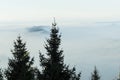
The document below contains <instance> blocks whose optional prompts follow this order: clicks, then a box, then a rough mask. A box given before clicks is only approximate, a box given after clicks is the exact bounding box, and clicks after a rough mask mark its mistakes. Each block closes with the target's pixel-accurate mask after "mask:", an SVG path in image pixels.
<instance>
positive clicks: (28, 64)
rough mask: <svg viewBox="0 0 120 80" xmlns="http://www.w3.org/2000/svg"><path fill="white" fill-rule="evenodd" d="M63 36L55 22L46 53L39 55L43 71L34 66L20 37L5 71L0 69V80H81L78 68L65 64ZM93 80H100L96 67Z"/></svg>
mask: <svg viewBox="0 0 120 80" xmlns="http://www.w3.org/2000/svg"><path fill="white" fill-rule="evenodd" d="M60 44H61V35H60V34H59V29H58V27H57V26H56V23H55V22H54V23H53V24H52V28H51V32H50V38H49V39H47V40H46V44H45V49H46V53H45V54H43V53H41V52H40V53H39V62H40V63H39V64H40V67H41V70H39V69H38V68H36V67H33V65H34V58H31V57H30V53H29V51H28V50H27V48H26V43H24V42H23V41H22V39H21V37H20V36H19V37H18V38H17V39H16V41H14V49H13V50H11V53H12V55H13V57H12V58H10V59H9V60H8V66H7V68H6V69H5V70H1V69H0V80H80V78H81V72H80V73H77V72H79V71H76V68H75V67H73V68H69V65H67V64H65V63H64V55H63V50H61V49H60ZM91 80H100V76H99V73H98V71H97V69H96V67H95V69H94V71H93V72H92V74H91Z"/></svg>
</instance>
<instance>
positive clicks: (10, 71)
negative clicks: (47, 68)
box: [5, 36, 34, 80]
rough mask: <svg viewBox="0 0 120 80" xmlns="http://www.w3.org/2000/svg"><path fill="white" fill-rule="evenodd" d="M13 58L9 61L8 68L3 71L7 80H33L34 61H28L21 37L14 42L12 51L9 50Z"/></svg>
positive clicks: (28, 57)
mask: <svg viewBox="0 0 120 80" xmlns="http://www.w3.org/2000/svg"><path fill="white" fill-rule="evenodd" d="M11 52H12V55H13V57H12V58H11V59H9V62H8V68H7V69H6V70H5V77H6V79H7V80H34V69H33V67H32V65H33V61H34V59H33V58H32V59H30V56H29V52H28V51H27V49H26V43H23V42H22V39H21V37H20V36H19V37H18V39H17V40H16V41H15V42H14V49H13V50H11Z"/></svg>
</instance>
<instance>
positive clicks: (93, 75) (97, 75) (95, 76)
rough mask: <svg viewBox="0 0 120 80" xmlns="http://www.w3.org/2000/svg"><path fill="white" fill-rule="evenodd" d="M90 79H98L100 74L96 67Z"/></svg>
mask: <svg viewBox="0 0 120 80" xmlns="http://www.w3.org/2000/svg"><path fill="white" fill-rule="evenodd" d="M91 80H100V76H99V74H98V70H97V68H96V67H95V69H94V72H93V73H92V76H91Z"/></svg>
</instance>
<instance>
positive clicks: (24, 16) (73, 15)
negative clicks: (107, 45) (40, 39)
mask: <svg viewBox="0 0 120 80" xmlns="http://www.w3.org/2000/svg"><path fill="white" fill-rule="evenodd" d="M52 17H56V18H57V21H58V22H59V23H63V24H65V23H66V24H68V23H71V22H72V23H73V24H76V25H77V24H78V23H80V22H83V21H88V22H89V21H96V20H98V21H100V20H105V21H119V20H120V0H0V24H5V23H9V24H15V23H24V24H29V23H31V24H37V23H39V24H45V23H46V24H50V22H51V20H52Z"/></svg>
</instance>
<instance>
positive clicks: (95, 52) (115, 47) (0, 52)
mask: <svg viewBox="0 0 120 80" xmlns="http://www.w3.org/2000/svg"><path fill="white" fill-rule="evenodd" d="M58 26H59V30H60V34H61V35H62V37H61V41H62V42H61V46H60V48H61V49H63V50H64V53H63V54H64V60H65V63H66V64H68V65H70V67H74V66H75V67H76V70H77V72H82V75H81V78H82V79H81V80H90V79H91V73H92V72H93V70H94V67H95V66H96V67H97V69H98V71H99V74H100V76H101V80H113V79H116V78H117V77H118V73H119V71H120V62H119V61H120V24H119V23H102V22H100V23H93V24H90V25H82V26H64V25H61V26H60V25H58ZM49 30H50V26H39V25H38V26H34V25H31V26H29V27H14V28H10V27H9V26H8V27H5V28H3V27H2V28H0V37H1V38H0V67H2V68H6V67H7V63H8V59H9V58H12V54H11V50H12V49H13V48H14V47H13V42H14V41H15V40H16V39H17V36H19V35H20V36H21V37H22V39H23V42H26V43H27V44H26V46H27V49H28V51H29V52H30V56H31V57H34V58H35V64H34V66H38V67H39V57H38V56H39V51H40V52H42V53H45V52H46V51H45V49H44V44H45V43H46V39H48V38H49V32H50V31H49Z"/></svg>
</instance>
